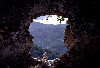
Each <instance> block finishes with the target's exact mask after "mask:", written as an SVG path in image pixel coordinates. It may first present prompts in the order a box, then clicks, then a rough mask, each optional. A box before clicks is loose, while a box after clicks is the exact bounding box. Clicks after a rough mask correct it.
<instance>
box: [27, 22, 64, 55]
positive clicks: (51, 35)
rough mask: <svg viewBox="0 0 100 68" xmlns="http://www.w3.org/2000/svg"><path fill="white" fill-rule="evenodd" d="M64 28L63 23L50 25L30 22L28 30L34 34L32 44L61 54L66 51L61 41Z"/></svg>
mask: <svg viewBox="0 0 100 68" xmlns="http://www.w3.org/2000/svg"><path fill="white" fill-rule="evenodd" d="M65 28H66V25H65V24H59V25H52V24H42V23H39V22H37V23H36V22H32V23H31V24H30V27H29V31H30V34H31V35H32V36H34V39H33V41H34V45H39V46H41V47H43V48H45V49H49V50H52V51H56V52H59V53H60V54H63V53H65V52H66V48H65V44H64V41H63V38H64V33H63V32H64V29H65Z"/></svg>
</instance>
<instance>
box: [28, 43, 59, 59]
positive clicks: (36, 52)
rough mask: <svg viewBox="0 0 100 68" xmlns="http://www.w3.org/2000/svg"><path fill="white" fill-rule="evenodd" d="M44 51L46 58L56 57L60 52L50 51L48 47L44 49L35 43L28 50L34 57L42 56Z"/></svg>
mask: <svg viewBox="0 0 100 68" xmlns="http://www.w3.org/2000/svg"><path fill="white" fill-rule="evenodd" d="M44 52H47V56H48V59H54V58H58V57H59V56H60V54H59V53H57V52H55V51H50V50H48V49H44V48H42V47H40V46H37V45H34V46H33V47H32V48H31V50H30V53H31V55H32V56H33V57H35V58H36V57H41V58H42V57H43V53H44Z"/></svg>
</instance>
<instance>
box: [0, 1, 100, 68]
mask: <svg viewBox="0 0 100 68" xmlns="http://www.w3.org/2000/svg"><path fill="white" fill-rule="evenodd" d="M99 9H100V7H99V2H98V1H96V0H20V1H18V0H0V68H6V67H7V66H11V68H21V67H22V68H27V67H28V66H30V65H32V64H33V65H35V61H33V59H32V58H31V56H30V54H29V50H30V48H31V46H32V44H33V43H32V38H33V37H32V36H30V35H29V32H28V28H29V25H30V22H32V19H33V18H37V17H38V16H41V15H46V14H57V15H61V16H63V17H68V19H69V21H68V23H69V26H67V27H66V30H65V38H64V40H65V44H66V47H67V49H68V53H66V54H64V55H63V56H61V58H60V59H61V60H60V61H58V63H57V65H55V66H56V68H67V67H68V68H75V67H77V68H78V67H79V68H82V67H91V66H95V67H96V66H99V65H100V62H99V61H100V46H99V45H100V31H99V30H100V24H99V20H100V19H99V12H100V11H99ZM99 67H100V66H99Z"/></svg>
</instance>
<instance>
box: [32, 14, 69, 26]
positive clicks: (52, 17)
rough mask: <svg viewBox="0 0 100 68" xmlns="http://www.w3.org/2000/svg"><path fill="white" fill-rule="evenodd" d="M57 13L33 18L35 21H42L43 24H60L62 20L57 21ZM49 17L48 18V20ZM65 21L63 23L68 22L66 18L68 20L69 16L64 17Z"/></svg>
mask: <svg viewBox="0 0 100 68" xmlns="http://www.w3.org/2000/svg"><path fill="white" fill-rule="evenodd" d="M57 17H58V16H57V15H45V16H40V17H38V18H37V19H33V21H34V22H40V23H43V24H54V25H57V24H60V21H57ZM47 18H48V20H46V19H47ZM64 19H65V20H64V21H61V24H66V20H68V18H64Z"/></svg>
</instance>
